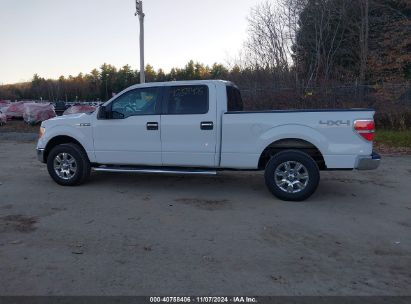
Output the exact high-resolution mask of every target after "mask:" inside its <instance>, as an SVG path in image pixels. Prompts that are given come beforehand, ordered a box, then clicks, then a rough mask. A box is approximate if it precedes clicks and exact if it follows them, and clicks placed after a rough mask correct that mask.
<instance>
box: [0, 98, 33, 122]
mask: <svg viewBox="0 0 411 304" xmlns="http://www.w3.org/2000/svg"><path fill="white" fill-rule="evenodd" d="M25 103H27V101H19V102H13V103H11V104H10V105H9V107H8V108H7V109H6V110H5V111H2V112H3V113H4V114H6V116H7V118H8V119H11V118H23V112H24V104H25Z"/></svg>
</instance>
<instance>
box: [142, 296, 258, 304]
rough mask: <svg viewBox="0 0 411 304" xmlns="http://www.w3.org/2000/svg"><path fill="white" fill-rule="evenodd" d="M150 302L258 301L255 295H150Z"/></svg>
mask: <svg viewBox="0 0 411 304" xmlns="http://www.w3.org/2000/svg"><path fill="white" fill-rule="evenodd" d="M150 303H258V301H257V299H256V298H254V297H150Z"/></svg>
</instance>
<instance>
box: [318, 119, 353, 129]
mask: <svg viewBox="0 0 411 304" xmlns="http://www.w3.org/2000/svg"><path fill="white" fill-rule="evenodd" d="M320 125H325V126H327V127H334V126H336V127H339V126H347V127H349V126H350V125H351V122H350V121H349V120H347V121H342V120H327V121H322V120H320Z"/></svg>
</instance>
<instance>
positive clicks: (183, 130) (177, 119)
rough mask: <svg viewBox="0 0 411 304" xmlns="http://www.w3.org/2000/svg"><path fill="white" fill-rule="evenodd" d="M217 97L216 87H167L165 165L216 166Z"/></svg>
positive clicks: (163, 125) (163, 126)
mask: <svg viewBox="0 0 411 304" xmlns="http://www.w3.org/2000/svg"><path fill="white" fill-rule="evenodd" d="M215 100H216V96H215V88H214V87H210V86H208V85H182V86H170V87H165V93H164V108H163V115H162V116H161V140H162V158H163V165H164V166H185V167H214V166H215V154H216V142H217V132H216V128H217V126H216V122H217V121H216V113H217V110H216V101H215Z"/></svg>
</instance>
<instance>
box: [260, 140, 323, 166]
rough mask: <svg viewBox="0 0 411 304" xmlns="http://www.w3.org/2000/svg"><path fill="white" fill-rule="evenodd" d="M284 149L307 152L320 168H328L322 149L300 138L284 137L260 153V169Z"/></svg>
mask: <svg viewBox="0 0 411 304" xmlns="http://www.w3.org/2000/svg"><path fill="white" fill-rule="evenodd" d="M284 150H298V151H302V152H305V153H307V154H308V155H310V156H311V157H312V158H313V159H314V161H315V162H316V163H317V165H318V168H319V169H320V170H326V169H327V166H326V164H325V160H324V157H323V154H322V153H321V151H320V149H318V147H317V146H316V145H314V144H312V143H311V142H309V141H307V140H304V139H300V138H283V139H279V140H276V141H274V142H272V143H271V144H269V145H268V146H267V147H266V148H265V149H264V150H263V152H262V153H261V155H260V158H259V160H258V169H260V170H263V169H265V167H266V165H267V163H268V161H269V160H270V159H271V157H273V156H274V155H276V154H277V153H279V152H281V151H284Z"/></svg>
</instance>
